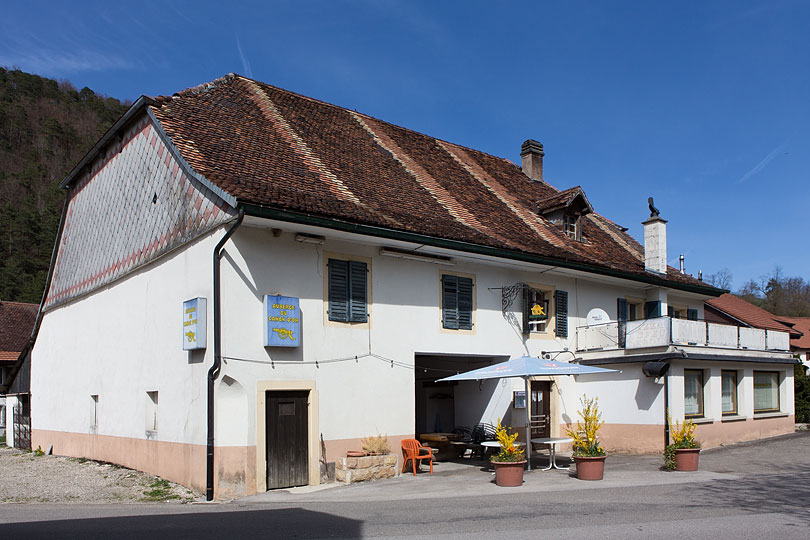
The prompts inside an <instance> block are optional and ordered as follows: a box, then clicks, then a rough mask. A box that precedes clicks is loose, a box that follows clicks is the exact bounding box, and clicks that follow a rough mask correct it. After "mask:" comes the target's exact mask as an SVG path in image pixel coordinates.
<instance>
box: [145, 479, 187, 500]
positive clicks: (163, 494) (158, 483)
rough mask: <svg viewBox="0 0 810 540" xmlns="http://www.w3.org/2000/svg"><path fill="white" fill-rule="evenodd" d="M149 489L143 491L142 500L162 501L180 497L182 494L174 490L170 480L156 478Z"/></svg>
mask: <svg viewBox="0 0 810 540" xmlns="http://www.w3.org/2000/svg"><path fill="white" fill-rule="evenodd" d="M149 488H150V489H149V490H147V491H144V492H143V497H142V498H141V500H143V501H148V502H162V501H170V500H173V499H179V498H180V495H177V494H176V493H173V492H172V486H171V484H169V482H168V480H164V479H162V478H155V480H154V481H153V482H152V483H151V484H150V485H149Z"/></svg>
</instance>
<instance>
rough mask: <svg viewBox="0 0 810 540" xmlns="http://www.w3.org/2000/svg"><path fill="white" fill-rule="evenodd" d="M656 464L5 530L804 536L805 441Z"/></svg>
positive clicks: (64, 534) (35, 522) (42, 511)
mask: <svg viewBox="0 0 810 540" xmlns="http://www.w3.org/2000/svg"><path fill="white" fill-rule="evenodd" d="M609 460H610V458H609ZM657 463H658V458H657V457H647V458H645V457H632V456H624V457H616V458H615V459H614V460H613V462H612V463H611V462H610V461H609V462H608V467H609V469H608V470H609V473H608V474H606V478H605V480H604V481H602V482H582V481H580V480H576V479H574V478H569V477H567V475H565V474H563V473H554V472H552V473H540V472H533V473H531V474H530V475H527V476H528V478H527V482H526V484H525V485H524V486H523V487H521V488H497V487H496V486H492V485H491V484H490V483H489V479H488V473H486V472H485V471H482V470H480V469H478V468H475V467H473V468H469V469H467V470H463V471H459V470H449V469H448V470H447V471H445V472H437V474H436V475H434V476H432V477H431V476H429V475H420V476H418V477H416V478H414V477H413V476H411V475H406V476H404V477H400V478H399V479H397V480H393V481H386V482H374V483H371V484H367V485H365V486H347V487H336V488H331V489H325V490H321V491H308V490H299V491H296V490H292V491H291V492H275V493H270V494H267V495H265V494H262V495H260V496H255V497H250V498H247V499H241V500H237V501H233V502H230V503H225V504H186V505H166V504H161V505H104V506H90V505H88V506H84V505H76V504H73V505H62V506H59V505H47V504H27V505H18V504H7V505H0V523H2V525H0V531H2V534H3V538H24V539H40V538H42V539H45V538H47V539H49V540H50V539H58V538H82V539H95V538H99V539H101V538H104V539H107V538H124V539H128V538H132V539H136V538H137V539H139V540H142V539H145V538H146V539H150V540H159V539H171V540H178V539H184V538H215V537H220V536H221V537H223V538H228V539H241V538H251V539H255V538H257V537H258V538H389V539H396V538H407V539H411V540H415V539H422V538H437V537H439V536H441V537H442V538H447V539H450V540H453V539H465V540H471V539H488V540H491V539H492V538H493V537H498V538H576V539H579V540H583V539H590V538H600V539H603V538H620V539H635V538H639V539H641V538H644V539H647V538H677V539H681V540H685V539H690V538H712V539H734V540H738V539H744V538H756V539H758V540H761V539H762V538H770V539H793V538H797V539H803V540H807V539H808V538H810V433H802V434H795V435H791V436H787V437H780V438H777V439H773V440H769V441H764V442H759V443H756V444H748V445H740V446H735V447H729V448H723V449H717V450H712V451H704V452H702V455H701V472H699V473H661V472H658V471H656V470H655V469H656V468H657ZM438 468H439V469H441V466H439V467H438ZM434 488H436V489H434ZM439 488H443V489H439Z"/></svg>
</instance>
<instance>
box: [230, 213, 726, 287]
mask: <svg viewBox="0 0 810 540" xmlns="http://www.w3.org/2000/svg"><path fill="white" fill-rule="evenodd" d="M238 206H239V208H243V209H244V210H245V214H247V215H249V216H253V217H261V218H267V219H276V220H279V221H288V222H291V223H298V224H302V225H314V226H319V227H326V228H330V229H336V230H340V231H344V232H353V233H356V234H365V235H368V236H376V237H379V238H388V239H391V240H401V241H405V242H414V243H419V244H425V245H429V246H433V247H441V248H446V249H453V250H456V251H463V252H468V253H476V254H479V255H489V256H492V257H499V258H503V259H511V260H515V261H522V262H530V263H535V264H543V265H547V266H557V267H560V268H567V269H570V270H579V271H583V272H589V273H593V274H599V275H603V276H610V277H616V278H620V279H627V280H631V281H636V282H641V283H647V284H650V285H656V286H659V287H669V288H672V289H678V290H681V291H686V292H692V293H697V294H703V295H707V296H719V295H720V294H722V292H723V291H721V290H720V289H716V288H714V287H710V286H699V285H690V284H687V283H678V282H675V281H669V280H667V279H664V278H661V277H658V276H653V275H641V274H633V273H631V272H623V271H621V270H613V269H611V268H605V267H601V266H596V265H592V264H587V263H579V262H575V261H568V260H565V259H555V258H552V257H544V256H541V255H534V254H531V253H526V252H522V251H515V250H509V249H503V248H494V247H490V246H484V245H481V244H473V243H470V242H463V241H460V240H451V239H447V238H439V237H435V236H428V235H424V234H419V233H413V232H407V231H399V230H395V229H388V228H385V227H378V226H374V225H364V224H360V223H352V222H348V221H343V220H340V219H335V218H331V217H325V216H316V215H312V214H301V213H297V212H290V211H288V210H280V209H277V208H271V207H267V206H262V205H257V204H252V203H248V202H244V201H239V202H238Z"/></svg>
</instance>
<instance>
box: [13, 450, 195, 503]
mask: <svg viewBox="0 0 810 540" xmlns="http://www.w3.org/2000/svg"><path fill="white" fill-rule="evenodd" d="M195 500H202V499H201V498H200V497H199V495H198V494H196V493H194V492H193V491H191V490H189V489H188V488H186V487H184V486H181V485H179V484H175V483H172V482H168V481H166V480H163V479H161V478H159V477H157V476H152V475H149V474H145V473H142V472H138V471H133V470H132V469H126V468H124V467H119V466H117V465H112V464H110V463H100V462H98V461H91V460H87V459H81V458H67V457H60V456H37V455H34V454H33V453H31V452H21V451H20V450H17V449H14V448H8V447H7V446H0V503H32V502H42V503H81V504H87V503H93V504H105V503H116V504H120V503H139V502H150V503H154V502H163V501H165V502H172V503H178V502H192V501H195Z"/></svg>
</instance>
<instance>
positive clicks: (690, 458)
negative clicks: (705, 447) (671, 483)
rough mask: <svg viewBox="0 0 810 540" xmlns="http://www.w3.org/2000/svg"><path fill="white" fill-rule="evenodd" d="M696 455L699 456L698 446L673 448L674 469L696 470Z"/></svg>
mask: <svg viewBox="0 0 810 540" xmlns="http://www.w3.org/2000/svg"><path fill="white" fill-rule="evenodd" d="M698 457H700V448H678V449H677V450H675V470H676V471H696V470H698Z"/></svg>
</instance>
